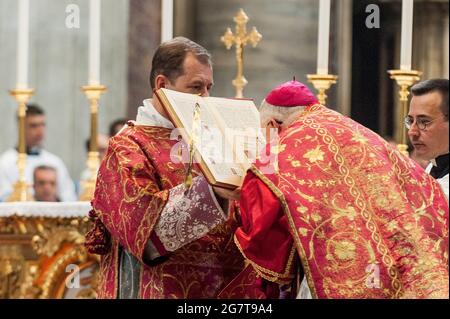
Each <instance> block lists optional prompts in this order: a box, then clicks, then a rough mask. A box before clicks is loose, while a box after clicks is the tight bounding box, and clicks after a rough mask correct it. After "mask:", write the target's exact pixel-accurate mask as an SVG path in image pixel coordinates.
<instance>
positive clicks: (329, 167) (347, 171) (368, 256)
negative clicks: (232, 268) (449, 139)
mask: <svg viewBox="0 0 450 319" xmlns="http://www.w3.org/2000/svg"><path fill="white" fill-rule="evenodd" d="M269 148H271V151H272V154H273V153H275V154H277V155H278V156H277V160H276V161H272V162H271V163H263V162H262V161H259V162H258V163H257V164H256V165H255V166H254V167H252V169H251V171H249V173H248V175H247V177H246V179H245V181H244V184H243V188H242V193H241V201H240V213H241V226H240V227H239V228H238V229H237V231H236V234H235V241H236V244H237V245H238V246H239V248H240V250H241V252H242V253H243V255H244V256H245V257H246V259H247V260H248V263H249V264H250V265H251V266H252V271H250V270H249V271H248V273H252V272H254V273H256V274H258V275H259V276H260V277H262V278H264V279H265V281H268V282H274V283H279V284H286V283H289V282H292V280H293V278H294V277H295V276H296V270H297V268H298V265H300V266H301V268H302V269H303V272H304V276H305V277H306V280H307V283H308V287H309V289H310V292H311V295H312V297H314V298H448V297H449V295H448V293H449V278H448V229H449V220H448V218H449V215H448V202H447V199H446V198H445V195H444V194H443V193H442V191H441V188H440V187H439V185H438V184H437V183H436V182H435V180H434V179H433V178H431V177H430V176H429V175H428V174H426V173H425V172H424V171H423V170H422V169H421V168H420V167H419V166H418V165H416V164H415V163H414V162H413V161H412V160H410V159H409V158H407V157H405V156H403V155H402V154H401V153H400V152H398V151H397V150H396V149H395V148H393V147H392V146H390V145H389V144H388V143H386V142H385V141H384V140H383V139H382V138H380V137H379V136H378V135H377V134H375V133H373V132H372V131H370V130H369V129H367V128H365V127H363V126H361V125H359V124H358V123H356V122H354V121H353V120H351V119H349V118H348V117H345V116H342V115H341V114H339V113H337V112H334V111H332V110H329V109H327V108H325V107H323V106H319V105H315V106H311V107H307V108H306V110H305V111H304V112H303V113H302V114H301V115H300V116H299V118H298V120H297V121H296V122H294V124H293V125H291V126H290V127H289V128H288V129H287V130H285V131H284V132H282V134H281V135H280V139H279V143H278V145H276V146H272V147H270V146H268V148H267V152H269ZM297 257H298V259H296V258H297ZM297 263H299V264H297ZM253 276H254V278H257V276H255V275H253ZM254 283H255V284H256V285H258V284H259V285H260V284H261V281H257V280H256V281H254ZM233 284H234V286H235V287H238V286H239V280H235V281H234V282H233ZM247 287H251V289H255V287H254V286H252V285H251V284H250V283H249V280H248V278H247ZM230 291H233V289H230ZM230 294H232V293H229V295H230Z"/></svg>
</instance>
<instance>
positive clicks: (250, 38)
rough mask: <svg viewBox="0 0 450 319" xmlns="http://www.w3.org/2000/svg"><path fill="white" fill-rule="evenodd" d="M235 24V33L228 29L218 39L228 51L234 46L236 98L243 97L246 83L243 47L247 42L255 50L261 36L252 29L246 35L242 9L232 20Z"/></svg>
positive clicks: (245, 20) (245, 21) (244, 17)
mask: <svg viewBox="0 0 450 319" xmlns="http://www.w3.org/2000/svg"><path fill="white" fill-rule="evenodd" d="M233 20H234V22H236V33H235V34H233V32H231V29H230V28H227V31H226V32H225V34H224V35H223V36H222V37H221V38H220V41H222V42H223V43H224V44H225V46H226V48H227V49H228V50H229V49H231V47H232V46H233V44H234V45H236V60H237V75H236V78H235V79H234V80H233V82H232V83H233V85H234V86H235V87H236V97H237V98H242V97H244V87H245V86H246V85H247V83H248V81H247V79H246V78H245V77H244V47H245V46H246V45H247V43H248V42H250V43H251V44H252V46H253V47H254V48H255V47H256V46H257V45H258V43H259V41H261V39H262V35H261V34H260V33H259V32H258V31H257V30H256V28H255V27H253V29H252V31H251V32H250V33H247V22H248V20H249V18H248V16H247V15H246V14H245V12H244V10H243V9H240V10H239V12H238V13H237V15H236V16H235V17H234V18H233Z"/></svg>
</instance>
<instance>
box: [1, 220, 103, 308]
mask: <svg viewBox="0 0 450 319" xmlns="http://www.w3.org/2000/svg"><path fill="white" fill-rule="evenodd" d="M89 223H90V222H89V220H88V218H87V217H86V218H65V217H52V218H50V217H23V216H17V215H14V216H11V217H1V218H0V299H13V298H14V299H17V298H27V299H38V298H39V299H47V298H51V299H60V298H95V297H96V286H97V278H96V277H97V272H98V271H97V270H98V258H97V256H96V255H90V254H88V253H87V251H86V249H85V247H84V245H83V244H84V234H85V233H86V231H87V230H88V228H89V227H90V225H89ZM70 266H74V267H75V269H77V270H78V271H77V272H76V273H75V272H72V273H71V272H70V271H69V268H68V267H70ZM87 268H91V274H90V275H89V276H87V277H86V276H85V277H83V278H81V280H80V287H77V289H75V290H73V292H72V294H71V295H70V289H69V288H70V287H69V286H68V283H70V281H71V280H72V279H73V276H74V275H77V276H79V275H80V273H81V272H82V271H83V270H85V269H87ZM68 295H69V297H67V296H68Z"/></svg>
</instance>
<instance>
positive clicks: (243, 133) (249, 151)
mask: <svg viewBox="0 0 450 319" xmlns="http://www.w3.org/2000/svg"><path fill="white" fill-rule="evenodd" d="M206 100H207V101H208V103H209V104H210V105H211V106H212V107H213V108H214V111H213V113H214V116H215V117H216V120H217V121H218V122H219V123H220V126H221V127H222V128H223V130H224V134H225V135H226V139H227V140H228V142H229V143H230V144H231V145H232V148H233V149H234V152H235V154H234V162H236V163H242V165H243V166H244V168H247V167H248V166H249V164H250V163H252V162H254V160H255V158H256V157H257V155H258V154H259V152H260V150H261V148H262V147H264V144H265V142H264V140H263V139H264V137H263V135H262V134H261V129H260V127H261V123H260V117H259V112H258V110H257V109H256V106H255V104H254V102H253V101H252V100H248V99H225V98H216V97H207V98H206Z"/></svg>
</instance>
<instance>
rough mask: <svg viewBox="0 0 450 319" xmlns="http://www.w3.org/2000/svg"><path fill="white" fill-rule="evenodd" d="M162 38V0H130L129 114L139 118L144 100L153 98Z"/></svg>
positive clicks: (131, 117)
mask: <svg viewBox="0 0 450 319" xmlns="http://www.w3.org/2000/svg"><path fill="white" fill-rule="evenodd" d="M160 41H161V0H130V8H129V24H128V104H127V116H128V118H130V119H135V118H136V112H137V108H138V107H139V106H140V105H142V101H143V100H144V99H147V98H149V97H151V95H152V91H151V87H150V81H149V77H150V69H151V65H152V57H153V53H154V52H155V50H156V48H157V47H158V45H159V44H160Z"/></svg>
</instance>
